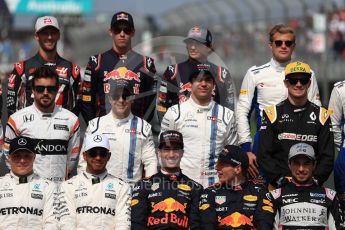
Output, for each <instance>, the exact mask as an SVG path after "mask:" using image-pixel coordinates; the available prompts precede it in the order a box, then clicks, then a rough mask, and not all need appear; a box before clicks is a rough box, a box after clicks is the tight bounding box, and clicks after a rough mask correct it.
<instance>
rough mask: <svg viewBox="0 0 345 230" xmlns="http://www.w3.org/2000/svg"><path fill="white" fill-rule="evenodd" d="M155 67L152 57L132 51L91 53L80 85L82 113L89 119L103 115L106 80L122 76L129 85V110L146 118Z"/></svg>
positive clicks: (152, 94)
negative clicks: (132, 101) (130, 103)
mask: <svg viewBox="0 0 345 230" xmlns="http://www.w3.org/2000/svg"><path fill="white" fill-rule="evenodd" d="M155 73H156V68H155V65H154V60H153V59H152V58H150V57H147V56H142V55H140V54H138V53H136V52H134V51H132V50H130V51H129V52H128V53H127V54H126V55H119V54H117V53H116V52H115V51H114V50H113V49H110V50H108V51H106V52H105V53H102V54H98V55H94V56H91V57H90V58H89V62H88V64H87V66H86V70H85V76H84V81H83V85H82V113H83V116H84V119H85V120H86V121H87V122H89V121H90V120H92V119H93V118H95V117H100V116H104V115H106V114H107V112H109V111H110V104H109V102H108V98H107V97H106V94H107V93H108V92H109V87H110V85H109V83H108V82H109V80H111V79H113V80H116V79H126V80H127V81H129V82H130V85H131V87H133V93H134V94H135V100H134V103H133V105H132V113H133V114H134V115H136V116H138V117H140V118H143V119H144V120H147V121H150V120H151V119H152V116H153V111H154V109H155V102H154V99H155V96H156V93H157V92H156V90H157V89H156V80H155Z"/></svg>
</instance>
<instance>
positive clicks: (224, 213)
mask: <svg viewBox="0 0 345 230" xmlns="http://www.w3.org/2000/svg"><path fill="white" fill-rule="evenodd" d="M248 164H249V163H248V156H247V154H246V153H245V152H243V151H242V150H241V149H240V147H238V146H235V145H227V146H225V147H224V149H223V150H222V152H221V153H220V154H219V158H218V162H217V172H218V177H219V183H216V184H214V185H212V186H210V187H209V188H207V189H205V191H204V193H203V194H202V195H201V198H200V206H199V210H200V216H201V221H202V223H201V225H202V228H203V229H205V230H216V229H260V230H272V229H273V206H272V203H271V202H270V201H269V200H268V199H266V197H265V194H266V192H267V189H266V188H265V187H264V186H262V184H256V183H255V182H254V181H252V180H250V181H248V180H247V179H246V174H247V169H248Z"/></svg>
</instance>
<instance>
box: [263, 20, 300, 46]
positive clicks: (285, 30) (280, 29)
mask: <svg viewBox="0 0 345 230" xmlns="http://www.w3.org/2000/svg"><path fill="white" fill-rule="evenodd" d="M276 33H281V34H292V35H293V40H295V39H296V36H295V32H294V30H293V29H292V28H291V27H290V26H287V25H285V24H277V25H275V26H273V27H272V29H271V30H270V32H269V39H270V42H273V36H274V35H275V34H276Z"/></svg>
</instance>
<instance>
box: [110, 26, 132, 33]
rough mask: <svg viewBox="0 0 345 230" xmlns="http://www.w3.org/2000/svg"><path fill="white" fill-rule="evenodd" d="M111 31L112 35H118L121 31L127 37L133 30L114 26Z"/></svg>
mask: <svg viewBox="0 0 345 230" xmlns="http://www.w3.org/2000/svg"><path fill="white" fill-rule="evenodd" d="M111 30H112V31H113V33H114V34H119V33H121V32H122V31H123V32H124V33H125V34H127V35H129V34H131V33H132V32H133V29H132V28H131V27H128V26H115V27H113V28H112V29H111Z"/></svg>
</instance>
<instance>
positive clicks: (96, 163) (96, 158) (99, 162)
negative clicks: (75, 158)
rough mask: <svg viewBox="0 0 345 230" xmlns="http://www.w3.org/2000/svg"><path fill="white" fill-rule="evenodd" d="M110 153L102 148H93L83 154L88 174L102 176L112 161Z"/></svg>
mask: <svg viewBox="0 0 345 230" xmlns="http://www.w3.org/2000/svg"><path fill="white" fill-rule="evenodd" d="M110 155H111V154H110V152H109V151H108V150H107V149H105V148H102V147H96V148H92V149H90V150H88V151H86V152H84V153H83V157H84V160H85V161H86V163H87V166H86V167H87V168H86V169H87V172H89V173H93V174H100V173H102V172H104V171H105V169H106V166H107V163H108V161H109V159H110Z"/></svg>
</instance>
